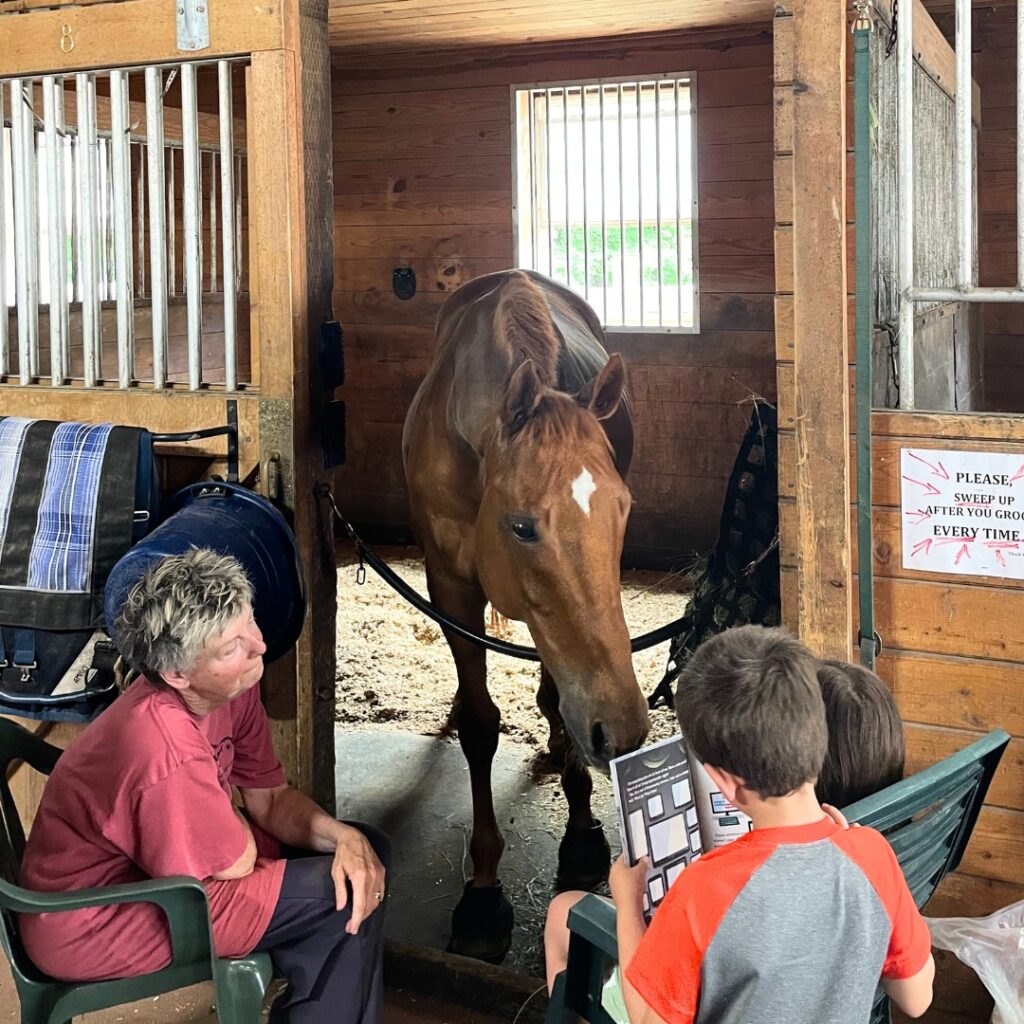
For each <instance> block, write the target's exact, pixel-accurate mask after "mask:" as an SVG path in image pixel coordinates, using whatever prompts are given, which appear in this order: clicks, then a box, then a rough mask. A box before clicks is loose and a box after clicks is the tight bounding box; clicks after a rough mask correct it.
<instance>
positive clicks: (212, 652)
mask: <svg viewBox="0 0 1024 1024" xmlns="http://www.w3.org/2000/svg"><path fill="white" fill-rule="evenodd" d="M266 650H267V645H266V644H265V643H264V642H263V634H262V633H261V632H260V628H259V626H257V625H256V620H255V619H254V618H253V614H252V608H251V607H250V606H249V605H246V606H245V607H244V608H243V609H242V611H241V613H240V614H239V615H238V616H237V618H235V619H232V621H231V622H229V623H228V624H227V626H225V627H224V629H223V630H222V631H221V632H220V633H218V634H217V635H216V636H215V637H211V638H210V639H209V640H208V641H207V642H206V644H205V645H204V647H203V648H202V650H200V652H199V654H198V655H197V656H196V660H195V662H194V663H193V665H192V667H191V669H189V671H188V672H185V673H182V675H183V676H184V677H185V678H186V679H187V680H188V689H190V690H191V691H192V693H193V695H194V696H195V697H198V698H200V699H201V700H203V701H205V702H207V703H208V704H210V705H211V706H217V705H219V704H226V703H227V702H228V701H230V700H234V698H235V697H237V696H238V695H239V694H241V693H244V692H245V691H246V690H249V689H251V688H252V687H253V686H255V685H256V684H257V683H258V682H259V681H260V677H261V676H262V675H263V655H264V654H265V653H266Z"/></svg>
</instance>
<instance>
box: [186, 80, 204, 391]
mask: <svg viewBox="0 0 1024 1024" xmlns="http://www.w3.org/2000/svg"><path fill="white" fill-rule="evenodd" d="M181 114H182V161H183V167H184V170H183V186H184V193H183V196H182V213H183V215H184V222H183V223H184V232H185V239H184V242H185V248H184V260H185V265H184V277H185V298H186V300H187V308H188V385H189V389H190V390H192V391H198V390H199V388H200V386H201V385H202V379H203V348H202V315H203V313H202V308H203V307H202V266H201V262H200V261H201V259H202V254H201V252H200V240H199V234H200V232H201V231H202V205H203V204H202V195H201V191H200V190H201V184H200V180H199V135H198V118H197V114H196V69H195V65H194V64H182V66H181Z"/></svg>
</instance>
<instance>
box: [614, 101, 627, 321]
mask: <svg viewBox="0 0 1024 1024" xmlns="http://www.w3.org/2000/svg"><path fill="white" fill-rule="evenodd" d="M616 88H617V94H618V111H617V113H618V116H619V291H620V292H621V298H622V326H623V327H625V326H626V198H625V197H626V153H625V149H626V147H625V146H624V145H623V142H624V140H623V137H622V83H621V82H619V83H618V85H617V87H616Z"/></svg>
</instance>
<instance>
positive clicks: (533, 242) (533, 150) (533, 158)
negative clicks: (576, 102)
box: [527, 89, 540, 270]
mask: <svg viewBox="0 0 1024 1024" xmlns="http://www.w3.org/2000/svg"><path fill="white" fill-rule="evenodd" d="M535 97H536V94H535V93H534V91H533V90H532V89H531V90H530V91H529V92H528V93H527V103H528V106H529V116H530V124H529V130H530V146H529V154H530V158H529V159H530V256H531V262H530V266H531V267H532V268H533V269H534V270H539V269H540V268H539V267H538V266H537V262H538V256H537V109H536V98H535Z"/></svg>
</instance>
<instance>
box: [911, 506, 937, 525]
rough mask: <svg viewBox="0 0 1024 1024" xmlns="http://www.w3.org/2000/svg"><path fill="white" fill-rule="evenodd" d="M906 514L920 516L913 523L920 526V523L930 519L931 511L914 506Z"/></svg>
mask: <svg viewBox="0 0 1024 1024" xmlns="http://www.w3.org/2000/svg"><path fill="white" fill-rule="evenodd" d="M906 514H907V515H908V516H919V517H920V518H919V519H918V520H917V522H916V523H914V524H913V525H914V526H920V525H921V523H923V522H925V521H926V520H928V519H931V517H932V514H931V512H929V511H928V510H927V509H923V508H915V509H914V511H913V512H907V513H906Z"/></svg>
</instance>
